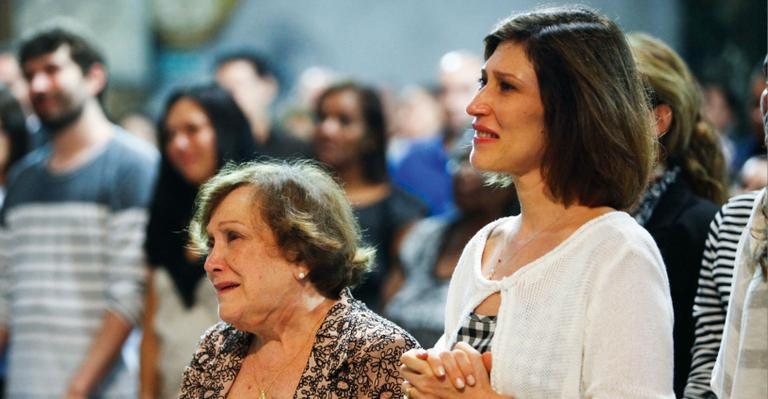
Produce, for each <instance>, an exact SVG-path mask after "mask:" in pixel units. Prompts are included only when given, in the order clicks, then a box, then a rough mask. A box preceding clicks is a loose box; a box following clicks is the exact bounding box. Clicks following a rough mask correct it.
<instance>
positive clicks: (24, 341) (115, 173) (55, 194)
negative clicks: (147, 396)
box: [0, 130, 157, 398]
mask: <svg viewBox="0 0 768 399" xmlns="http://www.w3.org/2000/svg"><path fill="white" fill-rule="evenodd" d="M49 155H50V148H42V149H40V150H38V152H36V153H33V154H31V155H30V156H29V157H28V158H26V159H25V160H24V161H23V162H22V163H21V165H19V167H18V168H17V169H15V170H14V171H13V172H12V175H11V178H10V180H9V184H8V191H7V197H6V201H5V204H4V207H3V210H2V213H1V214H0V222H2V228H0V273H1V274H0V322H1V323H3V325H5V326H6V328H8V329H9V333H10V343H9V351H10V356H9V364H8V385H7V394H8V395H9V397H11V398H13V397H24V398H27V397H35V398H38V397H39V398H43V397H46V398H47V397H60V396H61V395H62V394H63V393H64V392H65V390H66V388H67V386H68V384H69V382H70V379H71V377H72V375H73V373H74V372H75V371H76V370H77V368H78V367H79V365H80V364H81V363H82V362H83V358H84V356H85V355H86V354H87V352H88V350H89V349H90V344H91V340H92V339H93V337H94V335H95V334H96V332H97V331H98V329H99V327H100V326H101V323H102V320H103V318H104V316H105V312H106V311H111V312H112V313H115V314H117V315H120V316H121V317H123V318H124V319H125V320H127V321H129V322H130V323H132V324H137V323H138V322H139V320H140V317H141V311H142V306H143V290H144V270H143V264H144V262H143V251H142V245H143V241H144V230H145V225H146V209H145V208H146V206H147V203H148V200H149V198H150V194H151V190H152V188H153V187H152V185H153V180H154V176H155V173H156V169H157V153H156V151H154V150H153V149H152V148H150V147H148V146H146V145H144V144H143V143H139V142H138V140H137V139H135V138H133V137H130V136H128V135H127V134H126V133H124V132H121V131H119V130H118V133H117V134H116V135H115V136H114V137H113V139H111V141H110V142H109V143H108V144H107V145H106V147H105V148H104V149H103V150H102V151H101V152H100V153H99V154H98V155H96V156H95V157H94V158H93V159H92V160H91V161H89V162H88V163H87V164H86V165H84V166H82V167H80V168H79V169H77V170H75V171H72V172H68V173H64V174H53V173H51V172H50V171H49V170H48V169H47V168H46V164H47V159H48V157H49ZM133 349H134V350H135V349H136V348H133ZM136 387H137V377H136V374H135V372H134V371H129V369H128V368H127V365H126V358H125V357H124V356H121V357H120V358H119V359H117V360H116V361H115V364H114V367H113V368H112V370H111V371H110V373H109V375H108V376H107V377H106V378H105V379H104V380H103V381H102V382H101V384H100V385H99V386H98V388H97V391H96V392H95V394H94V396H93V397H110V398H112V397H113V398H124V397H135V396H136Z"/></svg>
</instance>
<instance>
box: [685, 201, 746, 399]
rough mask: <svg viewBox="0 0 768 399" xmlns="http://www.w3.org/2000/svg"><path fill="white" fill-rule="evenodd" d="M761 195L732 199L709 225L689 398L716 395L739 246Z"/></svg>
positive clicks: (695, 311) (696, 313)
mask: <svg viewBox="0 0 768 399" xmlns="http://www.w3.org/2000/svg"><path fill="white" fill-rule="evenodd" d="M757 194H758V193H757V192H751V193H747V194H742V195H738V196H735V197H733V198H731V199H730V200H729V201H728V203H726V204H725V205H724V206H723V208H722V209H721V210H720V211H719V212H718V213H717V214H716V215H715V219H714V220H713V221H712V223H711V224H710V226H709V234H708V235H707V240H706V242H705V244H704V256H703V259H702V264H701V271H700V272H699V288H698V290H697V292H696V298H695V300H694V305H693V317H694V321H695V323H696V335H695V338H694V343H693V348H692V354H693V359H692V361H691V371H690V373H689V374H688V384H687V385H686V387H685V398H688V399H699V398H714V397H715V394H714V393H713V392H712V389H711V388H710V379H711V377H712V368H713V367H714V365H715V360H716V359H717V352H718V350H719V349H720V341H721V340H722V337H723V325H724V324H725V315H726V312H727V310H728V299H729V298H730V295H731V282H732V281H733V265H734V260H735V257H736V247H737V246H738V244H739V237H741V233H742V232H743V231H744V227H745V226H746V225H747V221H749V215H750V213H751V211H752V206H753V205H754V202H755V198H757Z"/></svg>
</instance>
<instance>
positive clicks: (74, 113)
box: [38, 103, 85, 137]
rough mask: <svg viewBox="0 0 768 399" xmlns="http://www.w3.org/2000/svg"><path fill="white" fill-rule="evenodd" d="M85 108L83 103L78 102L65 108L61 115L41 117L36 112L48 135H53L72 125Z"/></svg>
mask: <svg viewBox="0 0 768 399" xmlns="http://www.w3.org/2000/svg"><path fill="white" fill-rule="evenodd" d="M83 110H85V103H81V104H78V105H77V106H75V107H74V108H72V109H69V110H67V111H66V112H64V113H62V114H61V115H57V116H55V117H43V116H42V115H40V114H38V118H39V119H40V124H41V125H42V126H43V127H44V128H45V129H44V130H45V131H46V132H47V134H48V135H49V136H50V137H55V136H57V135H58V134H59V132H61V131H63V130H64V129H65V128H67V127H69V126H70V125H72V124H73V123H74V122H75V121H77V120H78V119H80V116H81V115H82V114H83Z"/></svg>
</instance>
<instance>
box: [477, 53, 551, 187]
mask: <svg viewBox="0 0 768 399" xmlns="http://www.w3.org/2000/svg"><path fill="white" fill-rule="evenodd" d="M467 113H469V114H470V115H472V116H473V117H474V120H473V123H472V127H473V128H474V129H475V136H474V138H473V143H472V155H471V157H470V160H471V162H472V165H473V166H474V167H475V168H477V169H479V170H483V171H490V172H502V173H507V174H511V175H514V176H522V175H525V174H527V173H528V172H530V171H533V170H538V168H539V166H540V164H541V157H542V154H543V151H544V142H545V137H544V106H543V105H542V103H541V96H540V94H539V83H538V79H537V77H536V71H535V70H534V69H533V64H531V62H530V60H528V57H527V56H526V54H525V50H524V48H523V46H522V45H520V44H518V43H514V42H503V43H501V44H499V46H498V47H497V48H496V51H494V52H493V55H491V57H490V58H488V61H487V62H486V63H485V67H484V68H483V71H482V78H481V85H480V89H479V90H478V92H477V94H476V95H475V98H474V99H473V100H472V102H471V103H470V104H469V106H467Z"/></svg>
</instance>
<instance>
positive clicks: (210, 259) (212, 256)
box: [203, 246, 224, 273]
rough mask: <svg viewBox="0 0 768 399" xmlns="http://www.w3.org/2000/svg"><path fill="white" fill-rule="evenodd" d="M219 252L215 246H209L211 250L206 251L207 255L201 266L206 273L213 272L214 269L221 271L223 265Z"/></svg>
mask: <svg viewBox="0 0 768 399" xmlns="http://www.w3.org/2000/svg"><path fill="white" fill-rule="evenodd" d="M219 252H220V251H218V250H217V249H216V246H214V247H213V248H211V250H210V251H209V252H208V256H207V257H206V258H205V263H204V264H203V268H204V269H205V271H206V273H213V272H215V271H221V270H222V266H223V264H224V263H223V257H221V256H219Z"/></svg>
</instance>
